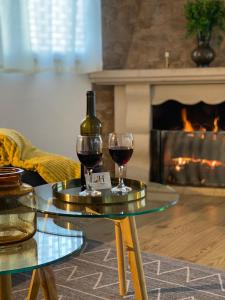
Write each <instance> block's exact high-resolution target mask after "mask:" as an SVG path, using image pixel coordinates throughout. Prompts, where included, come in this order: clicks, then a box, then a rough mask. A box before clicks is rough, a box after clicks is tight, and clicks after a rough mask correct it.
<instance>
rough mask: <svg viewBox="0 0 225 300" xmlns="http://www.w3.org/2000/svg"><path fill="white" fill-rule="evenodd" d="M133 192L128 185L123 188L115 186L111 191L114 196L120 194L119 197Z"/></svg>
mask: <svg viewBox="0 0 225 300" xmlns="http://www.w3.org/2000/svg"><path fill="white" fill-rule="evenodd" d="M131 191H132V188H131V187H129V186H126V185H124V186H122V187H121V186H115V187H114V188H112V189H111V192H112V193H113V194H118V195H124V194H127V193H129V192H131Z"/></svg>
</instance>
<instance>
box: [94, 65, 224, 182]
mask: <svg viewBox="0 0 225 300" xmlns="http://www.w3.org/2000/svg"><path fill="white" fill-rule="evenodd" d="M89 78H90V80H91V82H92V83H93V84H95V85H109V86H114V102H113V105H114V130H115V131H117V132H124V131H127V132H133V135H134V139H135V150H134V153H133V156H132V159H131V160H130V161H129V163H128V165H127V177H129V178H133V179H140V180H143V181H145V182H147V181H149V179H152V177H151V175H152V170H153V169H157V168H161V172H158V173H157V174H158V175H157V174H156V177H155V179H154V180H155V181H159V180H161V181H162V176H161V175H160V174H161V173H162V172H164V173H163V174H165V168H164V170H162V168H163V167H162V165H158V166H157V167H156V166H155V161H154V160H159V159H162V147H165V143H166V145H168V143H171V141H172V142H173V141H174V139H175V138H176V141H177V142H176V144H178V142H179V141H180V140H182V141H183V143H180V146H182V145H183V148H186V149H189V153H187V156H188V158H189V156H190V157H192V156H191V150H193V149H194V151H197V150H196V148H201V147H202V149H203V148H204V147H205V145H206V144H209V145H211V146H209V147H208V153H207V154H206V156H205V154H204V153H203V154H204V155H203V154H202V155H201V154H199V155H198V159H199V160H201V159H202V161H201V162H202V164H203V165H204V167H205V168H207V165H206V163H205V162H206V161H205V160H204V159H207V160H208V161H211V160H212V167H216V168H217V169H216V170H218V169H219V168H220V167H219V166H217V160H219V161H220V162H223V158H221V157H222V155H223V152H225V149H224V151H223V144H224V141H223V139H224V138H223V136H224V132H225V126H224V122H225V121H224V117H223V115H225V111H224V108H223V105H222V103H223V102H224V100H225V68H224V67H221V68H186V69H185V68H184V69H150V70H104V71H101V72H96V73H91V74H90V75H89ZM169 99H172V100H171V101H173V102H175V104H174V107H173V115H174V114H175V115H174V117H173V119H172V121H173V122H172V121H171V118H170V121H171V122H172V125H171V127H167V123H166V122H167V121H168V118H167V117H168V116H170V115H171V112H172V111H171V112H167V114H164V118H163V122H161V121H160V123H159V122H158V121H157V120H156V119H155V116H153V110H154V109H155V108H156V106H158V105H162V104H165V106H166V105H167V103H168V102H169V101H168V100H169ZM200 101H202V103H204V104H206V106H207V105H209V106H210V107H213V109H212V111H211V112H210V113H209V112H207V110H206V111H205V109H206V106H205V107H204V109H203V108H202V110H203V115H202V116H201V117H200V121H201V122H200V121H199V120H198V122H195V113H194V112H193V111H191V112H190V111H189V110H188V109H186V112H185V111H184V112H183V117H185V116H186V118H187V120H189V119H190V120H191V122H192V121H193V122H192V127H193V128H194V130H193V132H192V133H190V134H189V133H188V132H186V131H183V130H182V128H183V123H182V117H181V111H182V108H188V107H189V106H188V105H193V108H194V106H195V105H197V106H201V105H203V104H202V103H201V102H200ZM102 105H103V103H102ZM186 106H187V107H186ZM203 106H204V105H203ZM176 111H179V116H178V117H177V116H176V113H175V112H176ZM216 112H219V113H221V114H222V115H221V116H220V117H219V119H215V120H214V115H215V114H216ZM223 112H224V114H223ZM198 117H199V116H198ZM202 118H203V119H204V120H208V119H210V120H211V119H212V122H210V123H209V124H208V123H207V124H205V121H203V122H202V120H201V119H202ZM161 120H162V119H161ZM103 122H107V120H103ZM214 122H215V125H218V126H220V130H218V132H216V130H214V129H213V126H214ZM201 127H202V128H201ZM203 128H204V129H203ZM154 132H156V133H155V135H154ZM176 132H177V133H176ZM203 136H204V137H205V139H203V138H202V137H203ZM215 139H216V140H215ZM159 140H160V143H159V145H160V146H158V145H157V148H156V149H157V150H156V149H155V146H156V144H157V141H159ZM191 141H192V142H191ZM193 141H199V143H197V142H194V143H193ZM203 141H204V142H203ZM185 143H187V144H188V145H189V148H187V147H184V146H185V145H186V144H185ZM217 145H220V146H217ZM210 147H211V148H212V149H213V150H210V149H211V148H210ZM153 148H154V151H155V153H154V155H155V156H154V157H152V153H151V151H150V150H151V149H153ZM218 148H219V151H218V153H217V154H215V152H216V151H217V149H218ZM178 150H179V149H177V150H176V151H178ZM160 151H161V152H160ZM183 151H184V150H183ZM204 151H205V150H204ZM157 152H158V153H161V155H158V156H157ZM211 152H213V153H214V154H213V155H214V156H213V157H211V154H212V153H211ZM167 154H168V155H171V153H170V152H169V153H168V152H165V157H166V155H167ZM178 154H179V153H178ZM165 157H163V159H166V158H165ZM168 157H170V156H168ZM172 157H173V158H174V160H173V161H174V164H175V167H176V168H177V169H179V168H182V167H183V165H180V160H178V159H177V160H176V153H174V154H173V153H172ZM178 157H179V156H178ZM183 158H184V153H183ZM212 158H213V159H212ZM214 160H215V161H216V162H214ZM166 161H167V160H166ZM188 162H189V160H188V159H186V161H185V167H188V168H189V167H190V168H194V169H195V163H198V161H196V162H195V161H193V166H192V165H191V164H190V163H189V164H188ZM159 166H160V167H159ZM204 167H203V168H202V169H200V170H198V171H196V172H195V173H194V174H195V176H197V178H198V177H199V178H200V179H199V180H197V181H196V182H197V183H194V184H196V185H202V184H205V185H207V184H208V183H206V181H207V182H208V181H209V179H208V177H207V178H206V179H205V180H206V181H205V183H204V180H202V181H201V177H200V175H199V174H201V172H204ZM222 169H223V166H222ZM188 173H189V172H188V171H186V174H188ZM212 174H213V175H209V177H210V176H211V177H215V178H216V177H218V178H219V180H220V181H221V182H224V180H223V177H224V176H223V171H221V172H220V173H219V174H217V173H212ZM159 175H160V176H161V179H160V176H159ZM157 176H158V177H157ZM163 176H164V175H163ZM168 176H169V175H168ZM168 176H167V177H168ZM187 176H188V175H187ZM187 176H186V177H187ZM193 176H194V175H193ZM164 177H165V176H164ZM181 178H182V176H181V177H180V179H179V182H178V180H177V179H176V177H175V179H174V177H172V175H171V180H170V182H177V184H185V185H186V184H187V185H188V184H189V182H190V180H186V179H185V177H183V178H184V179H185V180H184V179H181ZM203 179H204V178H203ZM191 184H192V183H191ZM214 184H216V181H215V183H214V182H213V180H211V181H210V183H209V185H210V186H211V185H212V186H214Z"/></svg>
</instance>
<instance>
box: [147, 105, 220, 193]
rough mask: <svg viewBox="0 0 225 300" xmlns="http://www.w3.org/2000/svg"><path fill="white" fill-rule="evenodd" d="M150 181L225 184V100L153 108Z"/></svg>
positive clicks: (199, 184) (198, 184) (177, 183)
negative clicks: (216, 103)
mask: <svg viewBox="0 0 225 300" xmlns="http://www.w3.org/2000/svg"><path fill="white" fill-rule="evenodd" d="M150 177H151V180H153V181H158V182H163V183H170V184H176V185H189V186H214V187H215V186H216V187H224V186H225V102H223V103H220V104H218V105H208V104H206V103H204V102H199V103H197V104H195V105H191V106H190V105H184V104H181V103H179V102H177V101H173V100H169V101H167V102H166V103H164V104H161V105H157V106H154V107H153V130H152V131H151V174H150Z"/></svg>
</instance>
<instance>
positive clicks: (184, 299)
mask: <svg viewBox="0 0 225 300" xmlns="http://www.w3.org/2000/svg"><path fill="white" fill-rule="evenodd" d="M142 258H143V265H144V272H145V277H146V283H147V289H148V295H149V299H151V300H217V299H218V300H219V299H221V300H222V299H225V272H223V271H221V270H216V269H210V268H207V267H204V266H200V265H196V264H192V263H189V262H187V261H182V260H176V259H171V258H168V257H162V256H159V255H154V254H150V253H142ZM53 270H54V273H55V277H56V282H57V289H58V295H59V300H75V299H76V300H87V299H88V300H97V299H101V300H119V299H127V300H132V299H135V297H134V293H133V287H132V282H131V276H130V271H129V269H127V284H128V294H127V296H126V297H123V298H121V297H120V296H119V294H118V293H119V292H118V277H117V261H116V252H115V249H114V248H112V247H111V246H109V245H107V244H101V243H98V242H96V241H89V242H88V243H87V246H86V248H85V250H84V252H83V253H82V254H81V255H80V256H77V257H76V256H74V257H73V256H72V257H70V258H69V259H67V260H65V261H63V262H61V263H58V264H56V265H54V266H53ZM29 279H30V274H29V273H20V274H15V275H13V291H14V292H13V294H14V298H15V299H17V300H22V299H23V300H25V298H26V295H27V288H28V283H29ZM39 299H42V297H41V295H40V297H39Z"/></svg>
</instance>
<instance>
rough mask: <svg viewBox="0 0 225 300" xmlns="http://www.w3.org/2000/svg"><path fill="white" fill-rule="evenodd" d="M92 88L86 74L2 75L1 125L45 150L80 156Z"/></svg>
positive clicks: (74, 156) (72, 156) (0, 94)
mask: <svg viewBox="0 0 225 300" xmlns="http://www.w3.org/2000/svg"><path fill="white" fill-rule="evenodd" d="M90 87H91V84H90V82H89V80H88V78H87V76H86V75H82V76H76V75H75V74H69V73H68V74H63V75H62V74H51V73H39V74H35V75H34V74H32V75H29V74H28V75H21V74H0V127H3V128H13V129H16V130H18V131H20V132H21V133H23V134H24V135H25V136H26V137H28V138H29V139H30V140H31V142H32V143H33V144H34V145H35V146H37V147H39V148H41V149H43V150H45V151H49V152H53V153H57V154H61V155H66V156H69V157H71V158H76V155H75V140H76V136H77V134H79V126H80V122H81V120H82V119H83V118H84V116H85V113H86V91H87V90H89V89H90Z"/></svg>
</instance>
